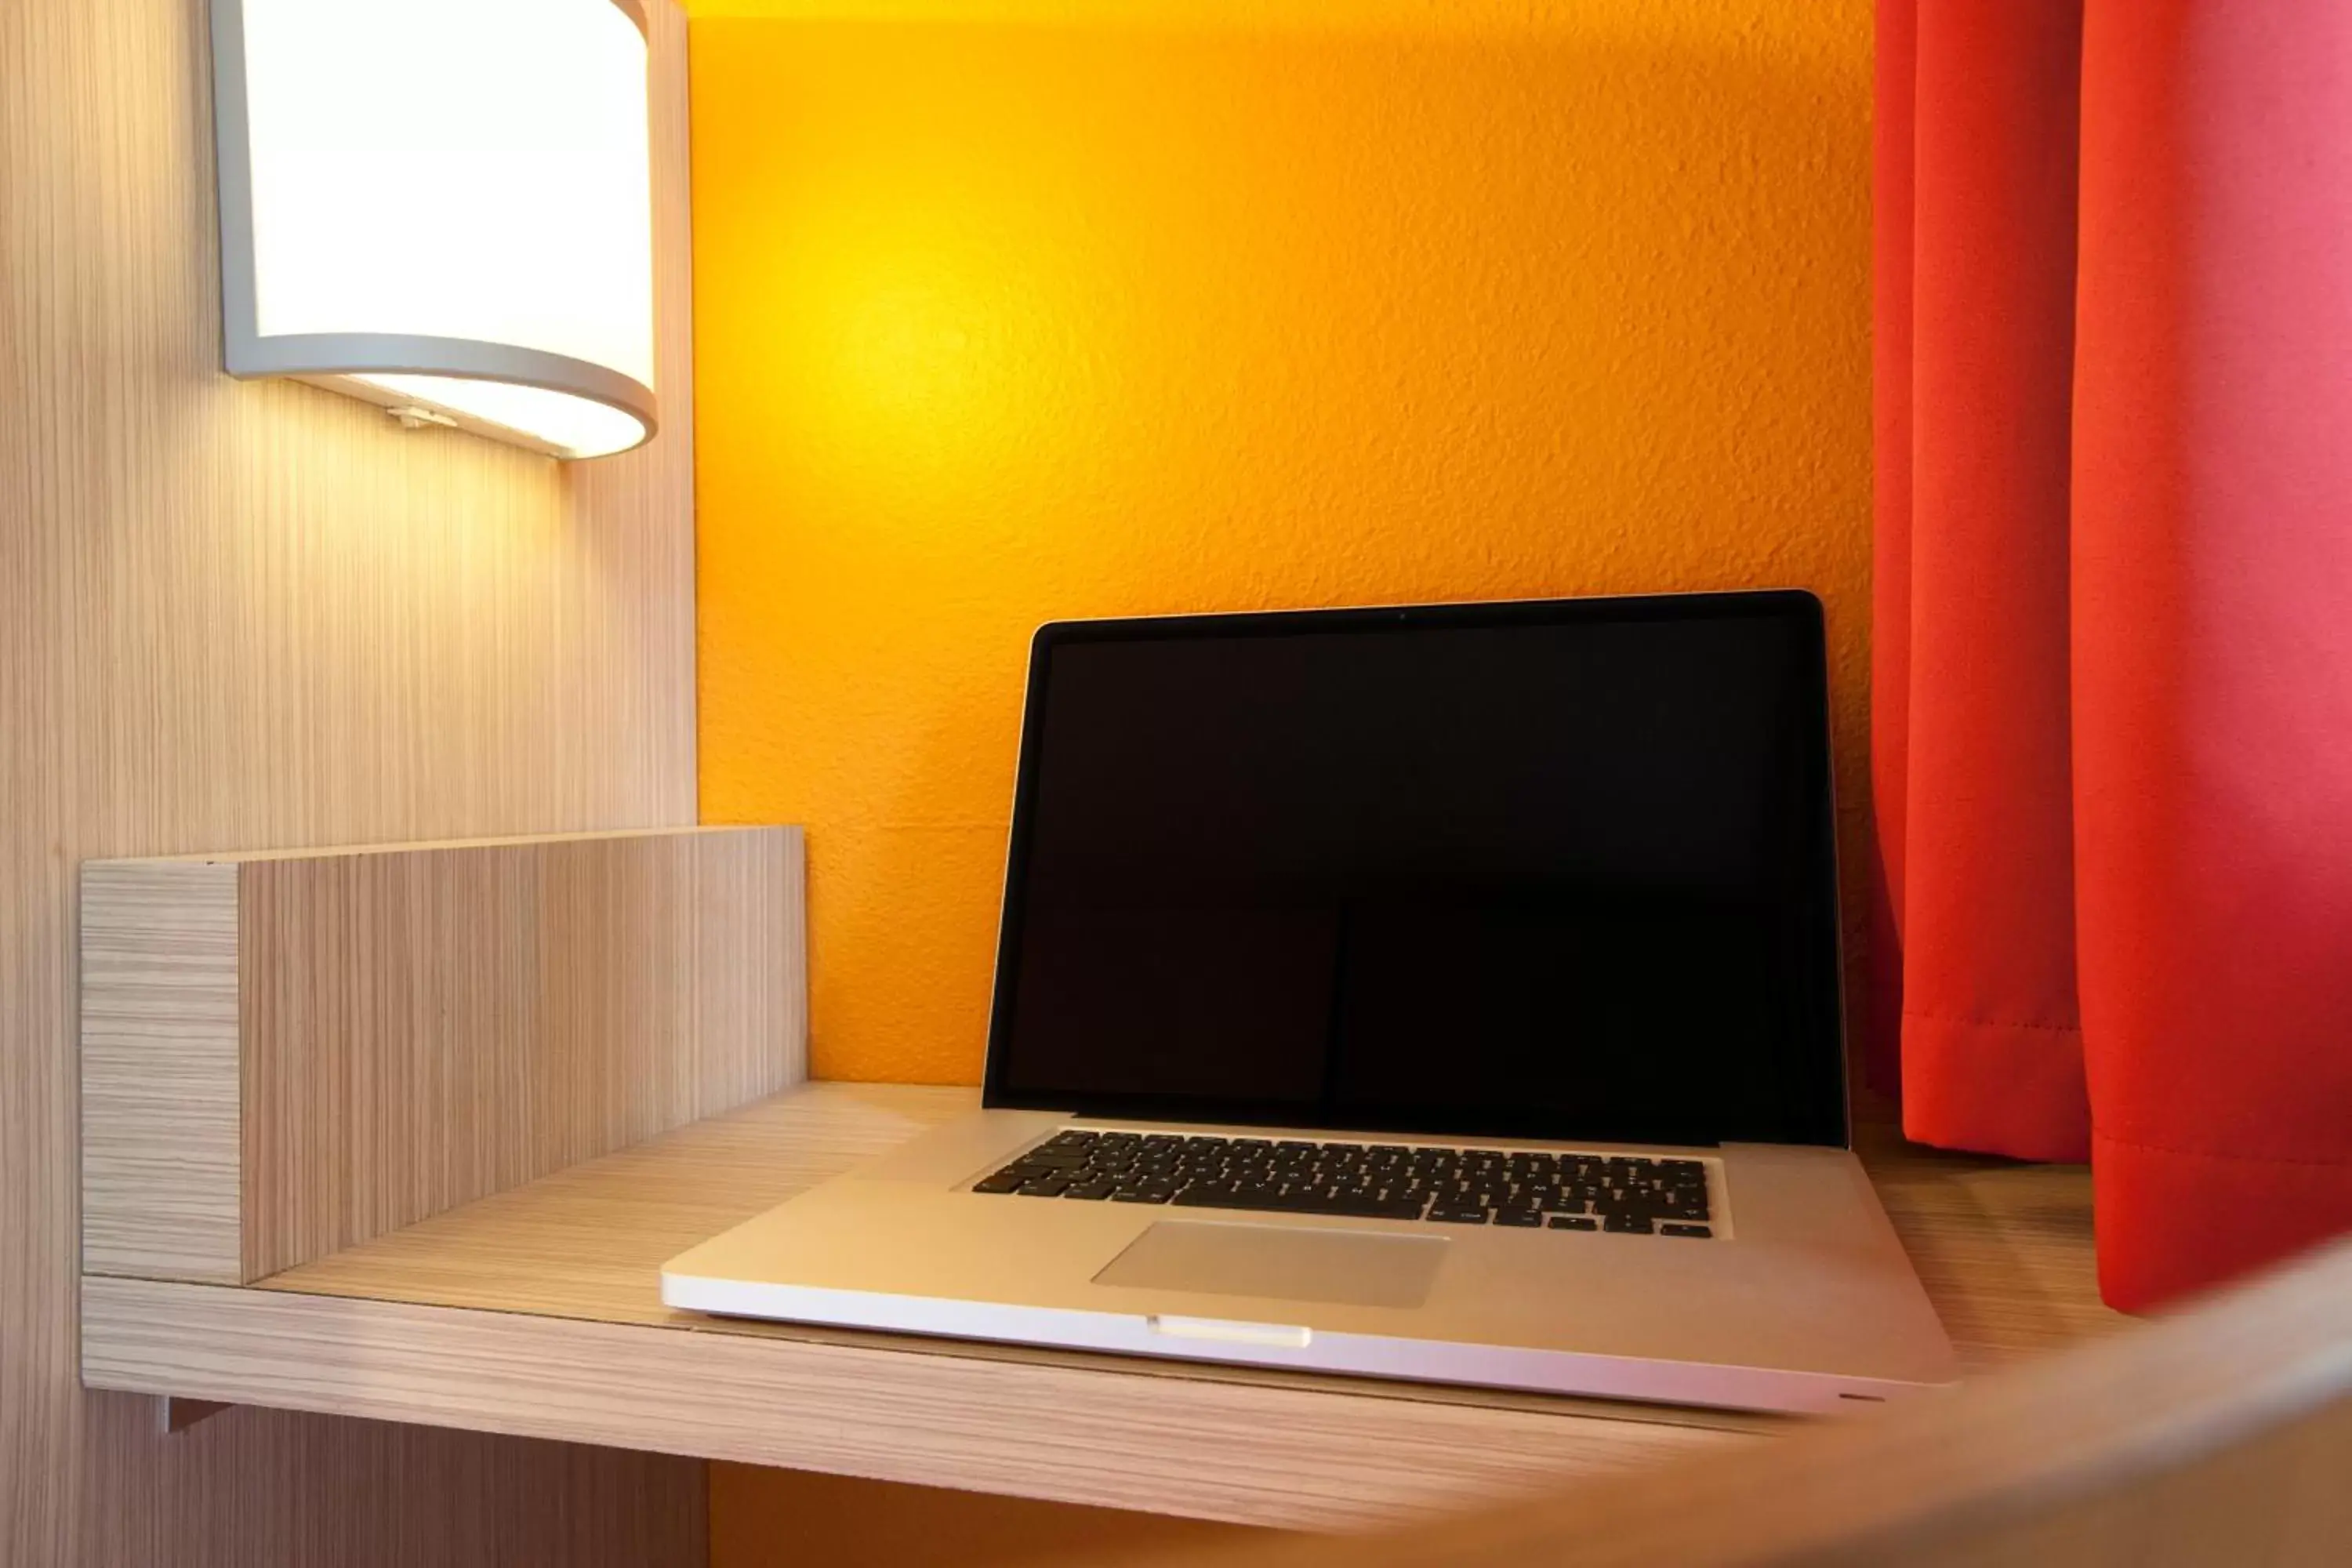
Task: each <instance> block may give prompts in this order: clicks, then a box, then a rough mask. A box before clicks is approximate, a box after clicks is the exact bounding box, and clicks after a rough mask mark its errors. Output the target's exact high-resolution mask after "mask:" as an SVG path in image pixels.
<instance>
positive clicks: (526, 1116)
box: [82, 827, 807, 1284]
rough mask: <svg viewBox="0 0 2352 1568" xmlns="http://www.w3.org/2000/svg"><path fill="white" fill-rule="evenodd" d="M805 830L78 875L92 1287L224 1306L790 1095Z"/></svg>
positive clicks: (111, 869) (277, 857)
mask: <svg viewBox="0 0 2352 1568" xmlns="http://www.w3.org/2000/svg"><path fill="white" fill-rule="evenodd" d="M803 880H804V876H803V852H802V844H801V835H800V832H799V830H798V829H797V828H785V827H778V828H700V827H695V828H680V829H675V830H670V831H667V832H646V831H636V832H629V833H619V834H570V835H564V836H562V837H554V838H545V839H541V838H525V839H499V840H486V841H475V842H472V843H469V844H465V845H433V844H425V845H409V846H392V847H369V848H362V849H352V850H341V849H338V850H318V851H310V852H306V853H302V854H288V853H284V852H271V853H268V854H265V855H256V856H251V857H223V858H200V857H176V858H159V859H144V860H113V861H104V860H101V861H90V862H88V863H86V864H85V865H84V867H83V868H82V887H83V903H82V945H83V952H84V963H83V970H82V1040H83V1060H82V1085H83V1096H82V1149H83V1172H84V1187H83V1200H82V1233H83V1263H82V1267H83V1269H84V1271H85V1272H89V1273H97V1274H123V1275H132V1276H137V1277H140V1278H143V1279H203V1280H210V1281H213V1282H215V1283H225V1284H240V1283H243V1282H245V1281H247V1280H250V1279H258V1278H259V1277H260V1276H262V1275H263V1274H268V1273H275V1272H277V1271H278V1270H279V1269H281V1268H289V1267H291V1266H292V1265H294V1264H297V1263H300V1262H304V1261H307V1260H308V1259H310V1258H319V1257H323V1256H325V1255H326V1254H328V1253H330V1252H333V1251H336V1250H338V1249H339V1248H341V1247H350V1246H352V1245H354V1244H356V1243H358V1242H361V1241H364V1240H366V1239H367V1238H368V1237H373V1236H378V1235H381V1234H383V1232H385V1231H389V1230H394V1229H397V1228H398V1227H399V1226H404V1225H406V1224H409V1223H410V1222H412V1221H415V1220H418V1219H422V1218H424V1217H425V1215H431V1214H437V1213H439V1212H440V1211H441V1210H443V1209H446V1208H454V1207H456V1206H457V1205H460V1204H464V1203H467V1202H470V1201H471V1200H473V1199H475V1198H478V1197H480V1196H482V1195H484V1194H488V1193H493V1192H497V1191H499V1190H500V1189H502V1188H505V1187H510V1186H514V1185H517V1184H520V1183H523V1182H528V1181H530V1180H531V1179H532V1178H534V1177H537V1176H541V1175H544V1174H546V1173H548V1172H550V1171H555V1170H560V1169H562V1168H563V1167H564V1166H566V1165H571V1164H575V1163H579V1162H580V1161H583V1160H587V1159H593V1157H595V1156H596V1155H599V1154H603V1153H605V1152H609V1151H611V1150H613V1149H616V1148H620V1147H622V1146H624V1145H626V1144H629V1143H633V1142H637V1141H638V1140H640V1139H644V1138H647V1137H650V1136H652V1135H653V1134H654V1133H656V1132H661V1131H667V1130H668V1129H670V1128H672V1127H677V1126H679V1125H682V1124H683V1123H686V1122H688V1121H696V1120H698V1118H701V1117H704V1116H708V1115H709V1114H711V1113H712V1112H714V1111H718V1110H726V1109H728V1108H730V1107H732V1106H736V1105H740V1104H742V1103H743V1102H745V1101H746V1100H756V1099H759V1098H761V1096H763V1095H767V1094H772V1093H773V1092H774V1091H775V1090H777V1089H782V1087H784V1086H785V1085H786V1084H789V1083H796V1082H798V1081H799V1080H800V1078H801V1076H802V1070H803V1062H804V1061H805V1059H806V1052H807V1041H806V1036H807V1009H806V1004H805V994H806V981H805V976H806V939H805V936H804V934H803V933H804V930H805V921H804V918H803V909H802V898H801V890H802V887H803Z"/></svg>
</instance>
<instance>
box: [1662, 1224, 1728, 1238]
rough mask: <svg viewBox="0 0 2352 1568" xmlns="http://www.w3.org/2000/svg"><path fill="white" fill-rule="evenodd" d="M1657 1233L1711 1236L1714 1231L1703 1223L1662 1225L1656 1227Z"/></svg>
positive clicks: (1664, 1234)
mask: <svg viewBox="0 0 2352 1568" xmlns="http://www.w3.org/2000/svg"><path fill="white" fill-rule="evenodd" d="M1658 1234H1659V1235H1660V1236H1713V1235H1714V1234H1715V1232H1713V1231H1711V1230H1709V1229H1708V1228H1707V1227H1706V1226H1703V1225H1662V1226H1659V1227H1658Z"/></svg>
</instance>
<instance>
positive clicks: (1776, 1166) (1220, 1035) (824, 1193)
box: [662, 592, 1956, 1411]
mask: <svg viewBox="0 0 2352 1568" xmlns="http://www.w3.org/2000/svg"><path fill="white" fill-rule="evenodd" d="M1833 829H1834V820H1833V808H1832V800H1831V787H1830V751H1829V720H1828V700H1827V678H1826V665H1825V659H1824V656H1823V643H1822V611H1821V605H1820V604H1819V602H1818V601H1817V600H1815V599H1814V598H1813V597H1812V596H1811V595H1808V594H1803V593H1796V592H1763V593H1738V594H1707V595H1660V596H1648V597H1633V598H1588V599H1570V600H1557V601H1546V602H1526V603H1510V604H1492V605H1432V606H1424V607H1413V608H1383V609H1361V610H1329V611H1308V612H1297V613H1279V614H1252V615H1213V616H1177V617H1169V618H1153V619H1138V620H1112V621H1083V622H1068V623H1063V624H1058V625H1053V626H1046V627H1045V628H1044V629H1043V630H1041V631H1040V632H1038V633H1037V636H1036V639H1035V643H1034V647H1033V650H1032V653H1031V660H1030V672H1029V689H1028V701H1027V708H1026V711H1025V714H1024V720H1023V729H1022V736H1021V760H1020V771H1019V775H1018V780H1017V784H1016V786H1015V795H1014V800H1013V826H1012V843H1011V854H1010V858H1009V864H1008V867H1007V869H1006V873H1005V887H1004V909H1003V930H1002V933H1001V936H1000V939H999V949H998V954H997V966H996V984H995V994H994V1001H993V1013H992V1018H991V1021H990V1026H989V1037H988V1056H987V1070H986V1083H985V1089H984V1092H983V1094H982V1101H981V1109H979V1110H976V1111H974V1112H972V1113H971V1114H969V1115H966V1116H963V1117H961V1118H960V1119H957V1120H954V1121H950V1122H948V1123H946V1124H943V1125H941V1126H940V1127H937V1128H935V1129H933V1130H932V1131H929V1132H928V1133H925V1134H923V1135H921V1136H919V1137H918V1138H916V1139H915V1140H913V1141H912V1142H909V1143H908V1144H906V1145H904V1146H903V1147H901V1148H900V1149H899V1150H898V1151H897V1152H894V1153H892V1154H889V1155H887V1157H885V1158H883V1159H881V1160H880V1161H878V1162H877V1163H873V1164H871V1165H869V1166H867V1167H866V1168H864V1169H862V1170H858V1171H856V1172H853V1173H849V1174H846V1175H844V1176H840V1177H837V1178H835V1179H834V1180H832V1181H829V1182H826V1183H824V1184H821V1185H818V1186H816V1187H814V1188H813V1189H811V1190H810V1191H808V1192H806V1193H804V1194H801V1195H800V1196H798V1197H795V1198H793V1200H791V1201H790V1202H788V1203H785V1204H782V1205H779V1206H778V1207H776V1208H774V1209H772V1210H771V1211H770V1212H768V1213H766V1214H764V1215H760V1216H759V1217H758V1218H756V1219H753V1220H751V1221H750V1222H748V1223H746V1224H744V1225H741V1226H737V1227H736V1228H735V1229H733V1230H730V1231H729V1232H727V1233H726V1234H725V1235H723V1236H720V1237H717V1238H716V1239H714V1240H711V1241H709V1242H707V1243H705V1244H704V1245H702V1246H699V1247H695V1248H693V1249H692V1250H690V1251H688V1252H686V1253H684V1254H682V1255H680V1256H679V1257H677V1258H673V1259H671V1260H670V1262H669V1263H668V1264H667V1266H666V1268H664V1269H663V1273H662V1297H663V1300H665V1301H666V1302H667V1303H668V1304H669V1305H671V1306H673V1307H677V1308H685V1309H689V1310H697V1311H701V1312H709V1313H723V1314H731V1315H739V1316H745V1317H753V1318H765V1319H782V1320H788V1321H796V1322H803V1323H816V1324H828V1325H836V1326H845V1327H851V1328H860V1329H874V1330H884V1331H892V1332H899V1333H908V1334H927V1335H954V1336H959V1337H963V1338H970V1339H980V1340H990V1341H1001V1342H1015V1343H1021V1344H1029V1345H1047V1346H1057V1347H1066V1348H1069V1349H1075V1350H1084V1351H1095V1352H1119V1353H1124V1354H1131V1355H1144V1356H1160V1357H1181V1358H1187V1359H1192V1360H1202V1361H1213V1362H1227V1363H1247V1364H1251V1365H1255V1366H1267V1367H1284V1368H1292V1369H1301V1370H1311V1371H1316V1372H1325V1373H1350V1374H1357V1375H1364V1376H1371V1377H1381V1378H1403V1379H1418V1380H1430V1381H1439V1382H1446V1383H1456V1384H1479V1385H1486V1386H1491V1387H1497V1388H1509V1389H1525V1390H1538V1391H1546V1392H1552V1393H1559V1394H1585V1395H1598V1396H1602V1397H1611V1398H1622V1399H1633V1400H1648V1401H1666V1402H1672V1403H1676V1404H1690V1405H1714V1406H1722V1407H1735V1408H1743V1409H1754V1410H1774V1411H1832V1410H1839V1409H1851V1408H1853V1405H1854V1402H1857V1401H1859V1402H1865V1403H1874V1402H1878V1401H1883V1400H1885V1399H1889V1398H1893V1397H1895V1396H1897V1395H1899V1394H1904V1393H1906V1392H1908V1391H1911V1390H1914V1389H1917V1388H1920V1387H1922V1386H1926V1385H1931V1384H1942V1383H1947V1382H1949V1381H1951V1380H1952V1379H1953V1378H1954V1377H1955V1376H1956V1369H1955V1363H1954V1358H1953V1353H1952V1348H1951V1344H1950V1342H1949V1341H1948V1339H1947V1338H1946V1337H1945V1333H1944V1330H1943V1328H1942V1326H1941V1324H1940V1323H1939V1322H1938V1321H1937V1316H1936V1313H1935V1310H1934V1309H1933V1308H1932V1307H1931V1306H1930V1304H1929V1303H1928V1301H1927V1296H1926V1294H1925V1292H1924V1291H1923V1290H1922V1289H1921V1288H1920V1285H1919V1282H1918V1279H1917V1278H1916V1275H1915V1274H1914V1273H1913V1271H1912V1268H1911V1264H1910V1262H1909V1260H1908V1258H1906V1255H1905V1253H1904V1250H1903V1247H1901V1245H1900V1244H1899V1243H1898V1241H1897V1240H1896V1237H1895V1233H1894V1230H1893V1228H1892V1227H1891V1226H1889V1224H1888V1222H1887V1219H1886V1215H1885V1211H1884V1210H1883V1209H1882V1208H1881V1207H1880V1205H1879V1203H1878V1199H1877V1197H1876V1195H1875V1194H1874V1192H1873V1190H1872V1187H1871V1184H1870V1182H1869V1181H1868V1179H1867V1178H1866V1177H1865V1176H1864V1173H1863V1169H1862V1166H1861V1164H1860V1163H1858V1162H1857V1161H1856V1159H1855V1158H1854V1156H1853V1152H1852V1151H1851V1149H1850V1148H1849V1144H1848V1134H1849V1121H1848V1111H1847V1103H1846V1088H1845V1051H1844V1040H1843V1026H1842V1022H1841V1008H1842V999H1841V998H1842V985H1841V975H1840V964H1839V922H1838V904H1837V867H1836V860H1835V855H1834V850H1833Z"/></svg>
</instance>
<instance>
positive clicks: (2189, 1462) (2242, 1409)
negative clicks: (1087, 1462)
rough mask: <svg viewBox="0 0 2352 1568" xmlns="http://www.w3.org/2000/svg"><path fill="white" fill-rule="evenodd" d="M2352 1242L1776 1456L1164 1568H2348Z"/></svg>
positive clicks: (1797, 1443)
mask: <svg viewBox="0 0 2352 1568" xmlns="http://www.w3.org/2000/svg"><path fill="white" fill-rule="evenodd" d="M2347 1302H2352V1238H2347V1239H2344V1240H2341V1241H2338V1242H2337V1243H2336V1246H2335V1247H2333V1248H2332V1249H2326V1250H2322V1251H2320V1252H2318V1253H2315V1254H2313V1255H2311V1256H2309V1257H2307V1258H2304V1259H2302V1260H2300V1261H2299V1262H2297V1263H2294V1264H2293V1265H2290V1266H2288V1267H2287V1268H2284V1269H2281V1270H2279V1271H2276V1272H2274V1273H2273V1274H2272V1275H2270V1276H2269V1277H2267V1278H2264V1279H2257V1280H2255V1281H2252V1282H2251V1283H2249V1284H2247V1285H2244V1286H2242V1287H2240V1288H2238V1289H2233V1290H2231V1292H2229V1293H2228V1294H2226V1295H2225V1296H2222V1297H2220V1298H2217V1299H2214V1300H2209V1301H2206V1302H2204V1303H2202V1304H2200V1305H2198V1306H2196V1307H2193V1308H2192V1309H2190V1310H2187V1311H2185V1312H2183V1313H2181V1314H2179V1316H2177V1317H2175V1318H2173V1319H2172V1320H2171V1321H2166V1322H2161V1323H2158V1324H2154V1325H2151V1326H2148V1327H2147V1328H2144V1329H2142V1330H2140V1331H2137V1332H2134V1333H2132V1334H2128V1335H2124V1336H2119V1337H2116V1338H2114V1339H2110V1340H2108V1341H2106V1342H2100V1343H2094V1344H2088V1345H2084V1346H2079V1347H2076V1348H2074V1349H2073V1350H2070V1351H2067V1352H2064V1353H2063V1354H2059V1355H2055V1356H2051V1357H2046V1358H2043V1359H2042V1360H2039V1361H2036V1362H2034V1363H2030V1364H2028V1365H2025V1366H2021V1367H2017V1368H2012V1369H2011V1370H2010V1371H2008V1372H2006V1373H2001V1374H2000V1375H1997V1376H1994V1377H1990V1378H1987V1379H1983V1380H1980V1381H1978V1382H1976V1383H1973V1384H1968V1385H1964V1386H1963V1387H1961V1388H1960V1389H1958V1390H1956V1391H1954V1392H1952V1393H1950V1394H1944V1395H1940V1396H1937V1397H1936V1398H1932V1399H1924V1400H1916V1401H1912V1402H1909V1403H1906V1404H1904V1405H1895V1406H1890V1407H1888V1408H1887V1409H1886V1410H1885V1411H1884V1412H1881V1413H1877V1414H1874V1415H1867V1416H1864V1417H1860V1418H1857V1419H1855V1420H1853V1421H1850V1422H1841V1423H1834V1424H1825V1425H1822V1426H1813V1427H1811V1428H1808V1429H1806V1430H1804V1431H1802V1432H1801V1433H1799V1434H1797V1435H1795V1436H1791V1437H1790V1439H1789V1440H1787V1441H1785V1442H1780V1443H1758V1444H1749V1445H1747V1446H1745V1447H1741V1448H1738V1449H1736V1450H1732V1451H1730V1452H1727V1453H1724V1454H1721V1455H1717V1456H1711V1457H1707V1458H1701V1459H1697V1460H1694V1461H1690V1462H1685V1463H1679V1464H1674V1465H1668V1466H1663V1467H1660V1468H1656V1469H1654V1470H1651V1471H1649V1472H1647V1473H1645V1474H1643V1475H1639V1476H1635V1477H1632V1478H1628V1479H1622V1480H1618V1481H1615V1482H1612V1483H1611V1484H1609V1485H1607V1486H1583V1487H1578V1488H1573V1489H1564V1490H1562V1491H1560V1492H1559V1493H1558V1494H1556V1495H1555V1496H1553V1497H1551V1498H1549V1499H1547V1500H1544V1501H1542V1502H1539V1503H1534V1504H1530V1505H1527V1506H1522V1507H1518V1508H1515V1509H1509V1510H1496V1511H1493V1512H1490V1513H1487V1514H1484V1515H1480V1516H1476V1517H1472V1518H1465V1519H1458V1520H1452V1521H1445V1522H1444V1523H1442V1524H1434V1525H1430V1526H1425V1527H1422V1528H1418V1529H1415V1530H1412V1531H1405V1532H1402V1533H1400V1534H1397V1535H1395V1536H1392V1537H1389V1538H1386V1539H1381V1540H1372V1541H1365V1540H1356V1541H1350V1542H1346V1543H1344V1544H1337V1543H1324V1542H1281V1543H1250V1544H1246V1545H1244V1546H1241V1547H1238V1548H1234V1549H1229V1550H1215V1551H1207V1552H1197V1553H1188V1554H1183V1555H1181V1556H1180V1555H1170V1556H1164V1557H1154V1558H1153V1559H1151V1561H1153V1562H1154V1563H1160V1564H1161V1565H1162V1568H1422V1565H1426V1568H1436V1565H1439V1564H1444V1565H1445V1568H1505V1565H1506V1564H1510V1565H1516V1564H1520V1563H1547V1564H1550V1565H1552V1568H1649V1565H1651V1564H1664V1563H1672V1564H1675V1565H1676V1568H1767V1565H1770V1568H1832V1565H1836V1568H1848V1565H1852V1568H1861V1565H1863V1564H1890V1565H1891V1564H1901V1565H1904V1568H1964V1565H1965V1568H1992V1565H1995V1564H2000V1565H2005V1568H2338V1565H2340V1564H2342V1563H2346V1562H2352V1489H2347V1488H2346V1487H2345V1485H2344V1481H2345V1478H2346V1477H2347V1476H2352V1312H2347V1310H2346V1303H2347Z"/></svg>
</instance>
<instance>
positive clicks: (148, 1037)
mask: <svg viewBox="0 0 2352 1568" xmlns="http://www.w3.org/2000/svg"><path fill="white" fill-rule="evenodd" d="M236 881H237V872H236V867H234V866H221V865H185V866H178V865H163V864H158V863H155V862H151V861H138V860H114V861H107V860H99V861H91V862H89V864H87V865H85V866H84V867H83V868H82V876H81V1113H82V1124H81V1260H82V1262H81V1266H82V1267H83V1268H85V1269H89V1270H92V1271H94V1272H97V1273H100V1274H122V1273H129V1274H149V1275H153V1276H154V1277H156V1278H158V1279H209V1280H214V1281H215V1282H220V1283H226V1284H236V1283H239V1282H241V1281H243V1280H245V1279H250V1278H252V1276H250V1275H248V1274H247V1273H246V1272H245V1271H244V1268H243V1265H242V1258H243V1250H242V1248H243V1235H244V1229H245V1226H244V1221H243V1208H242V1201H243V1187H244V1184H243V1180H242V1177H241V1175H240V1168H241V1166H242V1163H243V1160H244V1152H243V1151H244V1142H243V1136H244V1127H245V1121H244V1116H243V1102H242V1100H241V1098H240V1095H239V1092H238V1076H237V1050H238V1047H237V1016H238V1008H237V951H238V944H237V907H236V905H237V898H236Z"/></svg>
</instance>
